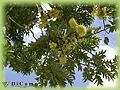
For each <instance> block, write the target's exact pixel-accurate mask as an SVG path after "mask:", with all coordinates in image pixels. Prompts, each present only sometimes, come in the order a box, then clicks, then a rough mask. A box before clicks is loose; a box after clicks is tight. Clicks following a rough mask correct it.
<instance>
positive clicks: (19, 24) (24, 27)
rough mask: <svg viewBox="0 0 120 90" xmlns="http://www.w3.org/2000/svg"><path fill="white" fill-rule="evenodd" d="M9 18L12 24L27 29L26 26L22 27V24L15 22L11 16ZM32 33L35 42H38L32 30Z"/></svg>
mask: <svg viewBox="0 0 120 90" xmlns="http://www.w3.org/2000/svg"><path fill="white" fill-rule="evenodd" d="M8 18H9V19H10V20H11V21H12V22H14V23H15V24H16V25H18V26H19V27H20V28H23V29H26V28H25V27H24V26H22V25H20V24H19V23H17V22H16V21H15V20H13V19H12V18H11V17H10V16H8ZM30 32H31V33H32V35H33V38H34V39H35V40H37V39H36V38H35V36H34V33H33V32H32V30H30Z"/></svg>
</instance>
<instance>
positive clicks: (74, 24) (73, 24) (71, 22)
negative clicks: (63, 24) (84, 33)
mask: <svg viewBox="0 0 120 90" xmlns="http://www.w3.org/2000/svg"><path fill="white" fill-rule="evenodd" d="M69 25H70V27H71V28H75V27H76V26H77V25H78V24H77V22H76V20H75V19H74V18H71V19H70V20H69Z"/></svg>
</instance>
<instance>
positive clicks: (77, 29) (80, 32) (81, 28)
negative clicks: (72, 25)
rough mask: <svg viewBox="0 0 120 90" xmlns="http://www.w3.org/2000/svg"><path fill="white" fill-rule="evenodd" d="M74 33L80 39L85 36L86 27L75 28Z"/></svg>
mask: <svg viewBox="0 0 120 90" xmlns="http://www.w3.org/2000/svg"><path fill="white" fill-rule="evenodd" d="M76 32H77V33H78V34H79V36H80V37H83V36H85V35H86V27H85V26H83V25H78V26H76Z"/></svg>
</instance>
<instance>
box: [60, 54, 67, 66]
mask: <svg viewBox="0 0 120 90" xmlns="http://www.w3.org/2000/svg"><path fill="white" fill-rule="evenodd" d="M66 62H67V59H66V57H65V55H64V54H61V56H60V58H59V63H60V64H65V63H66Z"/></svg>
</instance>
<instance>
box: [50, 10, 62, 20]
mask: <svg viewBox="0 0 120 90" xmlns="http://www.w3.org/2000/svg"><path fill="white" fill-rule="evenodd" d="M48 14H49V16H50V17H51V18H52V17H53V18H60V16H61V15H60V14H61V10H58V9H52V10H50V11H49V12H48Z"/></svg>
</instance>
